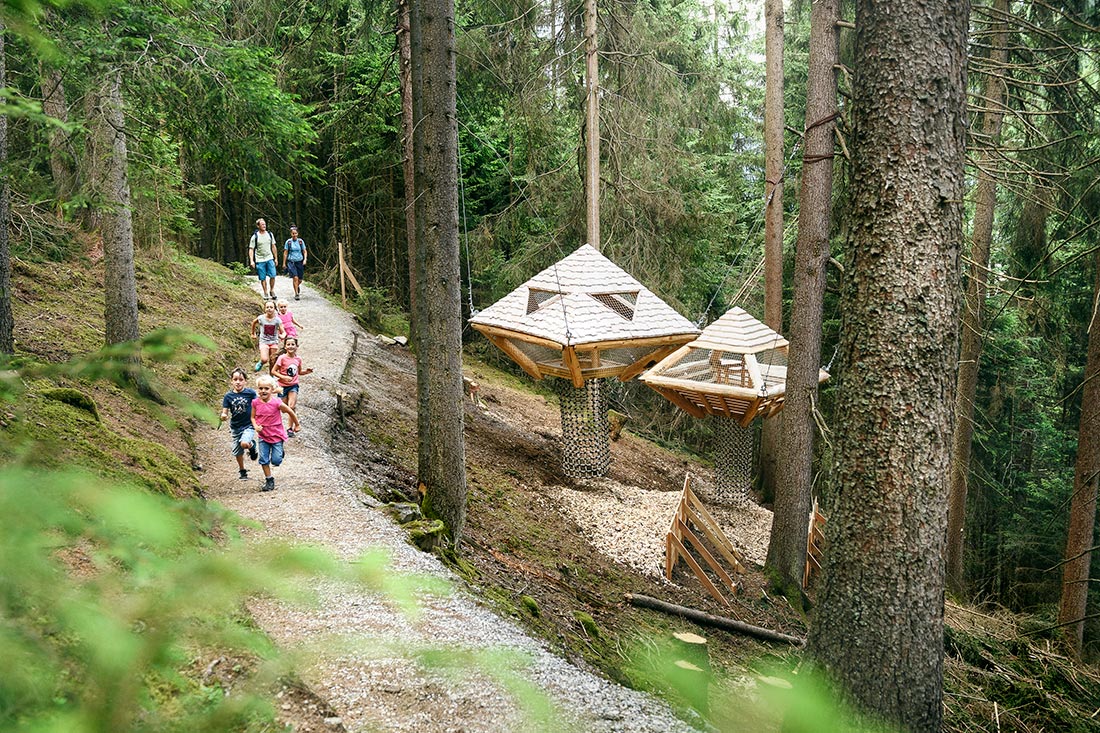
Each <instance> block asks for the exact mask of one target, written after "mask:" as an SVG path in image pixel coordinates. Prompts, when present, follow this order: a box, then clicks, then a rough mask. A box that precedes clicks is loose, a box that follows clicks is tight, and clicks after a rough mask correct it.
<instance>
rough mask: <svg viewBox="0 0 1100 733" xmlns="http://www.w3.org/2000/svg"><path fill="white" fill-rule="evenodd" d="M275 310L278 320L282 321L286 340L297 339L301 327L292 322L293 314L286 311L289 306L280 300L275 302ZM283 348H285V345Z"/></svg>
mask: <svg viewBox="0 0 1100 733" xmlns="http://www.w3.org/2000/svg"><path fill="white" fill-rule="evenodd" d="M276 308H277V309H278V311H279V318H280V319H282V322H283V328H284V329H285V330H286V338H292V337H293V338H298V329H299V328H301V327H302V324H300V323H298V322H297V321H296V320H294V314H293V313H291V312H290V311H289V310H288V309H289V308H290V304H289V303H287V302H286V301H285V300H283V299H282V298H280V299H279V300H278V301H277V305H276ZM283 348H286V345H285V343H284V345H283Z"/></svg>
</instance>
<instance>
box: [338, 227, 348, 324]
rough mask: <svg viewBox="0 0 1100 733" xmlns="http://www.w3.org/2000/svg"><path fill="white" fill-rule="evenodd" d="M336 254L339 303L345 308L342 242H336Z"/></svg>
mask: <svg viewBox="0 0 1100 733" xmlns="http://www.w3.org/2000/svg"><path fill="white" fill-rule="evenodd" d="M336 254H337V259H338V260H339V266H340V304H341V305H342V306H343V308H344V309H345V310H346V309H347V307H348V295H347V292H345V290H344V243H343V242H337V243H336Z"/></svg>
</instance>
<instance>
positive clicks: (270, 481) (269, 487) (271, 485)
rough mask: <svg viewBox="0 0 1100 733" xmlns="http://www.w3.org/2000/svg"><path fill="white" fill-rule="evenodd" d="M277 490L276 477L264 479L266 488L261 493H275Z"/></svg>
mask: <svg viewBox="0 0 1100 733" xmlns="http://www.w3.org/2000/svg"><path fill="white" fill-rule="evenodd" d="M274 490H275V477H274V476H268V477H267V478H265V479H264V487H263V488H262V489H260V491H274Z"/></svg>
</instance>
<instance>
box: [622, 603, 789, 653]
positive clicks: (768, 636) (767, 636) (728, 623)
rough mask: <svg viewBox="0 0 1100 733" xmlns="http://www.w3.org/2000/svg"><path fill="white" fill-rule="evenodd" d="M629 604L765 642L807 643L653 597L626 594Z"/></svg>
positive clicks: (759, 627)
mask: <svg viewBox="0 0 1100 733" xmlns="http://www.w3.org/2000/svg"><path fill="white" fill-rule="evenodd" d="M626 600H627V602H628V603H629V604H630V605H632V606H638V607H639V608H649V609H652V610H654V611H661V612H662V613H668V614H671V615H673V616H680V617H681V618H686V619H688V620H689V621H694V622H695V623H697V624H700V625H701V626H710V627H711V628H715V629H723V630H725V631H734V632H737V633H738V634H745V635H746V636H752V637H754V638H757V639H762V640H764V641H774V642H776V643H779V644H793V645H794V646H802V645H803V644H805V643H806V640H805V639H803V638H802V637H800V636H791V635H790V634H782V633H780V632H778V631H772V630H771V629H765V628H763V627H761V626H753V625H752V624H746V623H744V622H742V621H736V620H734V619H732V618H725V617H724V616H712V615H711V614H709V613H705V612H703V611H697V610H696V609H694V608H688V607H687V606H677V605H676V604H675V603H667V602H665V601H662V600H658V599H656V598H652V597H651V596H643V595H640V594H635V593H627V594H626Z"/></svg>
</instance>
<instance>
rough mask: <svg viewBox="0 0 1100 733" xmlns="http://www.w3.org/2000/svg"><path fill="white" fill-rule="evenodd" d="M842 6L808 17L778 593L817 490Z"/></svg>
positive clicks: (800, 549)
mask: <svg viewBox="0 0 1100 733" xmlns="http://www.w3.org/2000/svg"><path fill="white" fill-rule="evenodd" d="M839 6H840V3H839V0H817V2H815V3H814V4H813V9H812V11H811V15H810V56H809V76H808V79H807V82H806V133H805V136H804V138H803V148H802V161H803V162H802V187H801V193H800V202H799V209H798V244H797V245H796V247H795V266H794V286H793V290H794V302H793V304H792V306H791V328H790V339H789V340H790V350H789V354H788V358H787V396H786V399H785V402H784V405H783V414H784V418H783V422H782V423H781V426H782V432H781V440H780V444H781V445H782V451H781V455H782V456H783V460H782V461H781V462H779V464H778V465H777V466H776V482H775V504H774V513H773V515H772V533H771V540H770V542H769V543H768V559H767V566H768V567H769V568H770V569H771V570H772V571H773V572H774V573H775V574H776V576H777V580H778V581H779V583H780V584H781V587H783V588H784V589H787V590H793V589H797V588H799V587H800V586H801V584H802V575H803V569H804V566H805V562H806V540H807V537H806V528H807V526H808V518H809V514H810V508H811V504H812V501H811V495H810V489H811V486H812V485H813V438H814V419H813V408H814V401H815V397H816V395H817V384H818V381H817V377H818V369H819V368H820V365H821V321H822V312H823V305H824V301H825V274H826V267H827V266H828V262H829V230H830V226H831V224H832V212H833V149H834V140H833V130H834V128H835V127H836V122H835V119H836V112H837V103H836V72H835V68H836V65H837V63H838V60H839V45H838V41H839V38H838V34H837V27H836V21H837V19H838V18H839V16H840V8H839Z"/></svg>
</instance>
